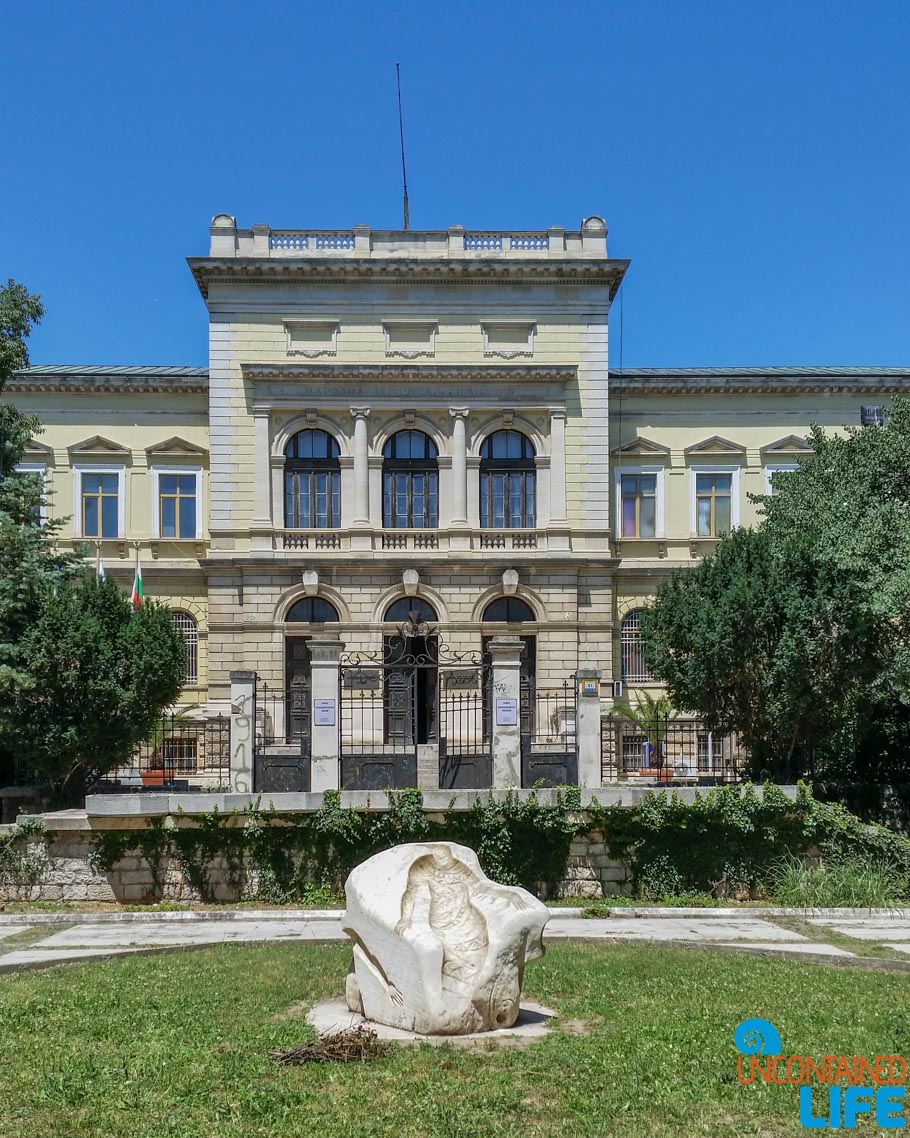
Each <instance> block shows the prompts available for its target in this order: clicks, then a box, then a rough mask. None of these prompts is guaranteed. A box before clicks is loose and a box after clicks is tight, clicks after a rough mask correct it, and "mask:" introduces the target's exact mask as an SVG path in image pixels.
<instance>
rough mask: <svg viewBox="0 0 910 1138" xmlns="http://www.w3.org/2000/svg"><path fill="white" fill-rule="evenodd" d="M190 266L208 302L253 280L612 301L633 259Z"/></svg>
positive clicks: (243, 261)
mask: <svg viewBox="0 0 910 1138" xmlns="http://www.w3.org/2000/svg"><path fill="white" fill-rule="evenodd" d="M187 264H188V265H189V267H190V271H191V272H192V274H193V277H194V279H195V281H196V284H197V286H198V288H199V291H200V292H201V293H202V295H203V296H204V297H208V288H209V283H210V282H211V281H218V282H221V283H226V284H244V283H246V282H248V281H252V280H272V279H277V280H279V281H280V280H290V279H302V280H305V281H306V282H307V284H311V285H318V284H333V283H335V282H337V281H351V280H364V281H369V280H382V281H384V282H386V283H389V282H390V281H393V280H394V281H400V280H404V281H407V283H409V284H451V285H458V284H463V283H465V282H468V283H480V284H514V283H515V282H516V281H527V280H533V281H534V282H535V283H541V284H547V283H552V284H569V285H572V284H579V285H581V284H603V285H607V286H609V289H610V299H611V300H612V299H613V297H614V296H615V295H616V293H617V292H618V290H619V286H620V284H621V283H622V278H623V276H624V274H625V272H626V269H628V267H629V265H630V264H631V262H630V261H628V260H599V259H597V260H594V259H591V260H583V259H578V260H565V261H548V260H543V259H538V260H532V259H531V258H527V259H521V258H509V259H508V260H494V259H492V258H490V259H487V258H483V259H482V260H463V261H462V260H457V259H454V260H447V259H445V258H442V257H440V258H438V259H435V258H434V259H429V258H427V259H424V258H419V259H418V258H414V259H402V260H392V259H387V258H375V259H372V258H366V257H363V258H358V257H350V258H346V259H328V258H325V259H322V258H309V257H306V258H300V259H295V258H278V257H276V258H274V259H257V258H235V257H225V258H218V257H187Z"/></svg>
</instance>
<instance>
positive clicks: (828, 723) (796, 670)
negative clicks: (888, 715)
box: [642, 528, 882, 781]
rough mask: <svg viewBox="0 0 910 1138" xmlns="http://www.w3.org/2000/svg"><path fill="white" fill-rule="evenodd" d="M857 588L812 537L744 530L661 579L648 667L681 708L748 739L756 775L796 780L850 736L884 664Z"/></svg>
mask: <svg viewBox="0 0 910 1138" xmlns="http://www.w3.org/2000/svg"><path fill="white" fill-rule="evenodd" d="M860 596H861V592H860V589H859V587H858V585H857V584H856V582H855V581H853V580H852V579H851V578H849V577H847V576H845V575H843V574H841V573H840V572H838V571H837V570H836V568H834V567H832V566H830V565H827V564H825V563H824V562H819V561H817V560H816V559H815V558H814V557H813V555H812V551H811V548H809V547H807V546H806V545H805V544H804V543H801V542H798V541H786V542H782V541H779V540H778V539H777V538H776V537H775V536H774V535H772V533H771V532H770V530H769V529H767V528H763V529H760V530H748V529H740V530H736V531H734V532H733V533H732V534H730V535H729V536H728V537H726V538H725V539H724V540H723V541H721V542H720V543H719V544H718V546H717V549H716V550H715V552H714V553H713V554H712V555H711V556H709V557H706V558H705V559H704V560H703V561H701V562H700V563H699V564H698V565H697V566H696V567H695V568H694V569H692V570H688V571H682V572H679V573H676V574H674V576H673V577H672V578H670V580H668V581H666V582H664V583H662V584H661V585H660V586H659V588H658V591H657V598H656V603H655V604H654V605H653V607H652V608H650V609H649V610H647V611H646V612H645V613H643V614H642V633H643V636H644V638H645V644H646V653H647V659H648V664H649V667H650V668H651V670H652V672H653V674H654V675H655V676H657V677H659V678H660V679H662V680H664V681H665V682H666V684H667V689H668V692H669V695H670V698H671V699H672V701H673V703H674V704H675V705H676V706H677V707H685V708H687V709H690V710H692V711H695V712H697V713H698V714H699V715H700V716H701V717H702V718H703V720H704V722H705V726H706V727H707V728H708V730H710V731H714V732H718V733H730V732H735V733H737V734H739V735H740V736H742V739H743V741H744V743H745V744H746V746H747V748H748V750H749V753H750V754H751V756H752V761H753V764H754V766H755V773H756V774H760V773H762V772H764V773H767V774H770V776H771V777H773V778H774V779H776V780H778V781H789V780H791V779H793V778H795V777H797V776H798V775H799V774H801V773H803V772H804V771H805V770H806V769H807V768H810V769H811V765H812V761H813V757H814V754H815V752H816V750H817V748H818V747H819V746H820V745H829V744H831V743H832V741H833V740H835V739H836V738H838V737H839V736H841V735H843V734H844V733H845V732H847V733H849V730H850V727H851V725H852V723H853V722H854V720H855V717H856V714H857V712H858V708H859V705H860V704H861V702H862V701H863V699H864V698H865V694H866V691H867V689H868V686H869V685H870V684H871V683H874V680H875V677H876V676H877V675H878V674H879V671H880V669H881V667H882V652H881V645H880V643H879V642H878V640H877V638H876V636H875V630H876V622H875V619H874V618H873V617H872V616H871V614H870V613H869V612H868V610H867V609H866V608H865V607H864V606H863V605H862V604H860V603H859V600H860Z"/></svg>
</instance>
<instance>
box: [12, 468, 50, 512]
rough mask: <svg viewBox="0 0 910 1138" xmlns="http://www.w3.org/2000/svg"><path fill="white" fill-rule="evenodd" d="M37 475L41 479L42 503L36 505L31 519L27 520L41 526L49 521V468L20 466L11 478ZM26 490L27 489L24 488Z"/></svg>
mask: <svg viewBox="0 0 910 1138" xmlns="http://www.w3.org/2000/svg"><path fill="white" fill-rule="evenodd" d="M35 475H38V476H39V477H40V479H41V501H40V502H37V503H36V504H35V506H34V509H33V510H32V513H31V517H30V518H29V519H27V520H29V521H31V523H32V524H33V525H36V526H39V525H41V524H42V523H43V522H46V521H47V499H46V495H47V468H46V467H44V466H37V465H32V464H28V465H20V466H17V467H16V469H15V470H14V471H13V473H12V475H11V476H10V477H13V478H16V477H20V476H25V477H34V476H35ZM24 489H25V487H23V490H24Z"/></svg>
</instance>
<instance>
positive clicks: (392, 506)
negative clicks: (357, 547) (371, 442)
mask: <svg viewBox="0 0 910 1138" xmlns="http://www.w3.org/2000/svg"><path fill="white" fill-rule="evenodd" d="M438 458H439V451H438V450H437V447H436V444H435V443H434V442H433V440H432V439H431V438H430V437H429V435H425V434H424V433H423V431H397V432H396V433H395V434H394V435H392V437H391V438H390V439H389V441H388V442H387V443H386V444H385V446H384V447H383V448H382V524H383V527H384V528H385V529H436V528H437V526H438V525H439V463H438Z"/></svg>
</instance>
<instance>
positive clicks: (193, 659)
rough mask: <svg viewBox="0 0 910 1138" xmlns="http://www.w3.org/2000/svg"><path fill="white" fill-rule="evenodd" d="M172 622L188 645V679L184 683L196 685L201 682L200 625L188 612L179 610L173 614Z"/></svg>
mask: <svg viewBox="0 0 910 1138" xmlns="http://www.w3.org/2000/svg"><path fill="white" fill-rule="evenodd" d="M171 620H172V621H173V622H174V627H175V628H176V629H177V631H178V632H181V633H182V634H183V639H184V641H185V643H186V679H185V680H184V681H183V682H184V683H185V684H196V683H198V682H199V625H198V624H197V623H196V620H195V618H194V617H192V616H190V614H189V613H188V612H180V611H179V610H175V611H173V612H172V613H171Z"/></svg>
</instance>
